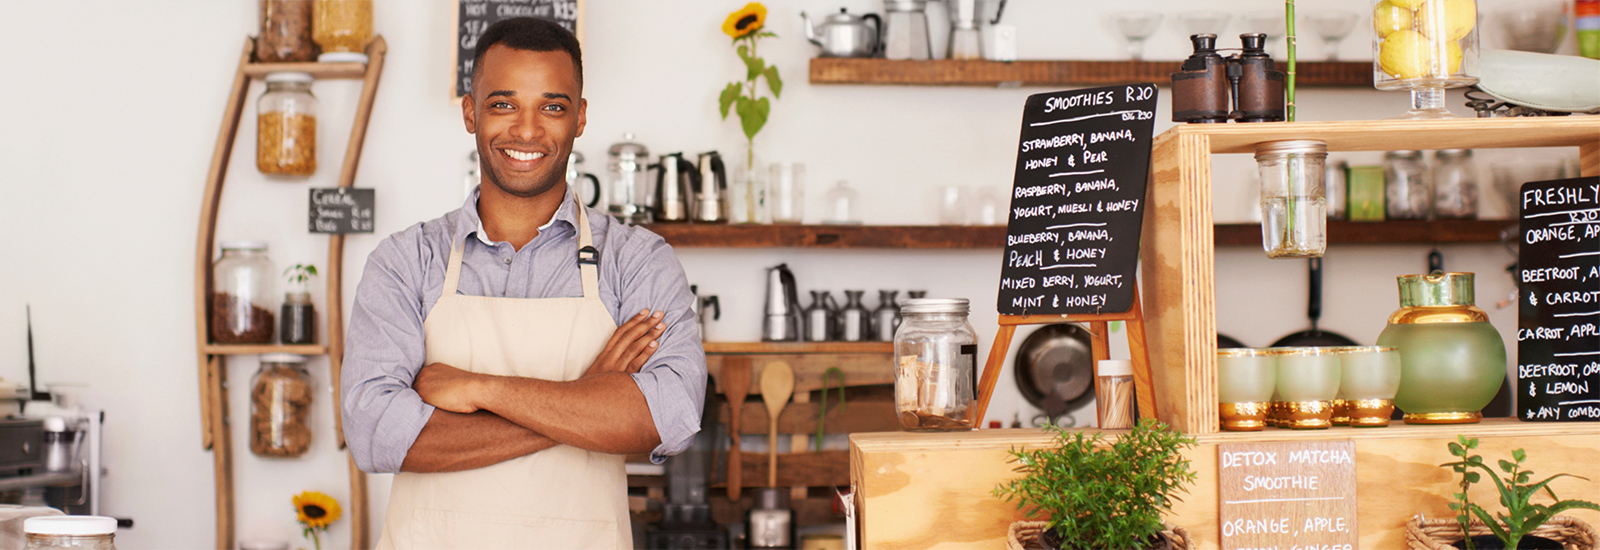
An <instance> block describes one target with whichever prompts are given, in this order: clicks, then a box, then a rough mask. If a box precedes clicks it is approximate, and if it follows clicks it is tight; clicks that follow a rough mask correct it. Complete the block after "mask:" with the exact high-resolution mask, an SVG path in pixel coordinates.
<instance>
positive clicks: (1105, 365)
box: [1100, 359, 1133, 376]
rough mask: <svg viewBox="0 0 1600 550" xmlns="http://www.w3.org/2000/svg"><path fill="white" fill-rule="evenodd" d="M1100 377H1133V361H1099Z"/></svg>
mask: <svg viewBox="0 0 1600 550" xmlns="http://www.w3.org/2000/svg"><path fill="white" fill-rule="evenodd" d="M1100 376H1133V361H1129V360H1127V359H1102V360H1100Z"/></svg>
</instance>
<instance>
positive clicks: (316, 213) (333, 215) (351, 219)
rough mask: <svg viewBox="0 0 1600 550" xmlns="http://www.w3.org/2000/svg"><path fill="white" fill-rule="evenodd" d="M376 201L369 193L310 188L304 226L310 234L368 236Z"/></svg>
mask: <svg viewBox="0 0 1600 550" xmlns="http://www.w3.org/2000/svg"><path fill="white" fill-rule="evenodd" d="M375 200H376V197H375V193H374V192H373V190H371V189H354V188H348V187H331V188H312V189H311V212H310V215H309V216H308V217H307V222H306V223H307V225H309V226H310V227H309V229H310V230H311V232H312V233H371V232H372V217H373V207H372V204H373V202H374V201H375Z"/></svg>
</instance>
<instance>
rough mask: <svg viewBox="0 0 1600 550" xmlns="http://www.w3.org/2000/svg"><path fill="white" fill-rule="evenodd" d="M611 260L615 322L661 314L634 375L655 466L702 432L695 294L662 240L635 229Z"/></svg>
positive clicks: (702, 363)
mask: <svg viewBox="0 0 1600 550" xmlns="http://www.w3.org/2000/svg"><path fill="white" fill-rule="evenodd" d="M632 237H633V238H631V239H629V240H628V242H627V244H626V245H624V246H623V251H622V253H620V254H615V255H612V257H614V258H617V259H618V261H620V262H621V263H622V265H621V266H620V267H621V268H622V270H621V273H619V275H620V277H621V281H620V283H621V284H620V285H618V287H619V288H618V294H619V295H620V296H619V298H620V300H619V302H620V307H619V310H618V312H617V313H616V314H617V318H618V319H626V318H628V317H631V316H632V314H633V313H636V312H638V311H640V310H643V309H651V310H661V311H664V312H665V314H664V315H663V317H662V320H663V321H664V322H665V323H666V325H667V329H666V331H665V332H664V333H663V334H662V335H661V338H660V339H659V341H660V346H659V347H657V348H656V352H655V354H654V355H652V356H651V357H650V362H649V363H648V364H647V365H645V367H644V368H642V369H640V371H639V372H638V373H637V374H634V375H633V380H634V382H636V383H638V384H639V391H640V392H642V393H643V394H644V399H645V402H646V404H648V405H649V407H650V416H651V418H652V419H653V420H654V421H655V425H656V433H657V434H659V435H660V436H661V444H660V445H658V446H657V447H656V448H655V449H654V450H652V451H651V452H650V459H651V460H652V461H654V462H656V463H660V462H664V461H666V459H667V457H668V456H671V455H675V454H678V453H681V452H683V451H684V450H685V449H688V448H689V445H690V444H691V443H693V441H694V435H695V433H697V432H699V431H700V415H701V412H702V411H703V409H704V405H705V396H706V354H705V348H704V347H702V345H701V341H700V325H699V323H698V322H697V321H696V320H695V318H694V300H695V297H694V294H692V293H690V292H689V281H688V278H687V277H686V276H685V275H684V271H683V264H681V263H679V262H678V258H677V256H675V255H673V253H672V247H671V246H669V245H667V244H666V242H665V241H663V240H662V239H661V237H659V236H656V235H654V234H652V233H648V232H644V231H642V230H639V232H638V233H636V234H635V235H633V236H632Z"/></svg>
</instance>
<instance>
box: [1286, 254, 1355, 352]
mask: <svg viewBox="0 0 1600 550" xmlns="http://www.w3.org/2000/svg"><path fill="white" fill-rule="evenodd" d="M1307 265H1309V266H1310V271H1311V277H1310V283H1311V284H1310V285H1309V286H1310V287H1311V290H1310V293H1309V294H1310V296H1309V297H1308V300H1307V301H1308V305H1307V307H1306V316H1307V317H1310V318H1311V329H1310V330H1302V331H1300V332H1295V333H1292V334H1289V335H1287V336H1284V337H1283V338H1279V339H1278V341H1276V342H1273V343H1272V347H1275V348H1278V347H1328V346H1355V345H1359V344H1357V343H1356V341H1355V340H1351V339H1349V338H1346V337H1345V336H1344V335H1342V334H1339V333H1336V332H1328V331H1326V330H1320V329H1318V328H1317V319H1320V318H1322V258H1312V259H1310V260H1307Z"/></svg>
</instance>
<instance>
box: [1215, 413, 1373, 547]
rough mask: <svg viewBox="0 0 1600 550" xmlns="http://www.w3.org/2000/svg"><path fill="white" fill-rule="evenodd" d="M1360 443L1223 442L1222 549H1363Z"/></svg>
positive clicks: (1220, 471) (1219, 491)
mask: <svg viewBox="0 0 1600 550" xmlns="http://www.w3.org/2000/svg"><path fill="white" fill-rule="evenodd" d="M1355 456H1356V446H1355V443H1354V442H1352V441H1350V440H1348V439H1346V440H1343V441H1301V442H1294V443H1289V442H1278V443H1233V444H1228V443H1225V444H1221V445H1217V470H1218V471H1217V495H1218V498H1219V499H1220V502H1219V504H1218V506H1217V519H1218V523H1219V524H1220V525H1219V526H1220V527H1221V529H1219V531H1220V534H1221V535H1222V540H1221V541H1219V542H1220V545H1221V546H1222V550H1257V549H1265V548H1279V549H1282V550H1289V549H1291V548H1300V549H1312V548H1316V549H1324V550H1354V549H1355V548H1356V539H1357V537H1356V535H1357V533H1356V461H1355Z"/></svg>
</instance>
